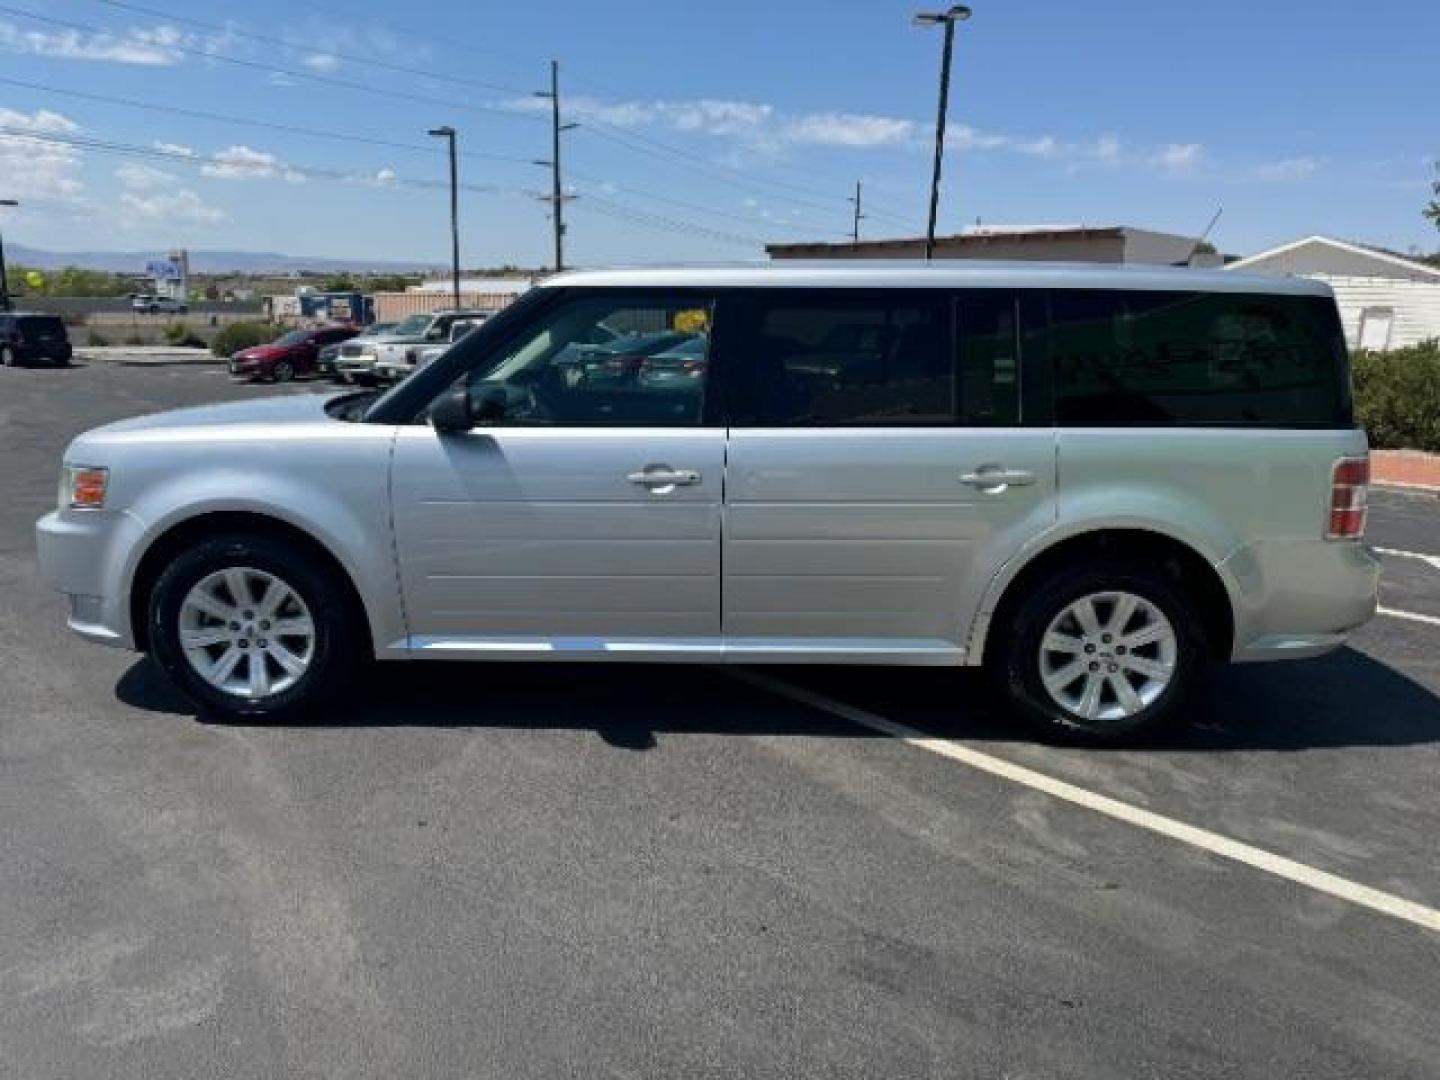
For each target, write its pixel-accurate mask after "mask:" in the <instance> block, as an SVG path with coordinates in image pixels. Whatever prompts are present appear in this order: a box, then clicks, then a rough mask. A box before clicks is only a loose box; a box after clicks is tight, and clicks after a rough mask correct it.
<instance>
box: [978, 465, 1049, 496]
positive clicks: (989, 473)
mask: <svg viewBox="0 0 1440 1080" xmlns="http://www.w3.org/2000/svg"><path fill="white" fill-rule="evenodd" d="M960 482H961V483H962V484H969V485H970V486H971V487H973V488H979V489H980V490H981V491H983V492H985V493H986V494H987V495H999V494H1000V493H1001V492H1003V491H1005V490H1006V489H1007V488H1012V487H1029V486H1030V485H1031V484H1033V483H1035V474H1034V473H1033V472H1030V471H1029V470H1028V469H1006V468H1004V467H1002V466H1000V465H981V466H980V468H978V469H976V470H975V471H974V472H968V473H965V474H964V475H962V476H961V477H960Z"/></svg>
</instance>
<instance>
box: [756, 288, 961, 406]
mask: <svg viewBox="0 0 1440 1080" xmlns="http://www.w3.org/2000/svg"><path fill="white" fill-rule="evenodd" d="M756 306H757V310H756V311H755V312H754V317H753V327H754V331H753V339H752V341H751V344H750V347H749V349H748V350H747V353H748V355H747V357H746V359H747V361H748V364H749V367H748V371H747V372H746V375H747V381H748V383H749V386H748V387H747V391H746V393H745V395H744V396H746V397H748V398H749V402H748V405H747V406H746V408H745V409H744V410H743V411H745V412H748V413H751V414H752V415H751V416H750V417H749V419H751V420H752V421H753V422H755V423H760V424H787V425H829V426H877V427H883V426H888V425H900V426H904V425H925V424H948V423H952V422H953V421H954V419H955V375H954V365H953V364H952V362H951V358H950V356H949V355H948V353H947V349H946V340H947V336H948V335H947V331H946V328H945V314H944V304H943V302H942V301H940V300H938V299H936V298H932V297H913V296H906V295H895V296H890V295H886V294H870V293H861V292H856V293H853V294H851V295H835V294H832V295H829V296H817V295H816V294H815V293H813V292H809V293H807V292H805V291H799V292H797V293H796V294H794V295H793V296H791V297H786V296H783V295H782V296H774V295H767V296H763V297H761V298H760V299H759V300H758V301H757V305H756Z"/></svg>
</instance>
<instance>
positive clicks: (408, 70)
mask: <svg viewBox="0 0 1440 1080" xmlns="http://www.w3.org/2000/svg"><path fill="white" fill-rule="evenodd" d="M93 2H94V3H97V4H104V5H106V6H107V7H112V8H118V9H119V10H121V11H133V12H135V13H137V14H140V15H151V16H154V17H155V18H157V19H168V20H170V21H171V22H177V23H181V24H183V25H185V26H194V27H197V28H199V29H201V30H212V31H215V32H217V33H221V34H225V35H228V36H231V37H239V38H247V39H249V40H250V41H260V42H264V43H265V44H267V45H281V46H284V47H285V48H287V49H296V50H299V49H302V48H304V47H305V46H303V45H301V44H298V43H296V42H294V41H287V40H286V39H285V38H283V37H275V36H274V35H271V34H256V33H254V32H252V31H249V30H237V29H236V28H234V27H233V26H222V25H220V24H219V23H212V22H205V21H204V20H203V19H193V18H191V17H190V16H188V15H175V14H172V13H171V12H168V11H162V10H160V9H159V8H152V7H146V6H144V5H143V4H132V3H129V2H127V0H93ZM313 51H315V52H317V53H323V54H324V55H326V56H333V57H335V58H336V59H337V60H345V61H348V62H350V63H356V64H366V65H368V66H370V67H376V68H382V69H384V70H386V71H395V72H399V73H400V74H402V75H418V76H421V77H423V78H427V79H438V80H440V81H442V82H451V83H456V84H458V85H460V86H474V87H478V88H479V89H481V90H499V91H502V92H504V93H509V94H523V93H525V91H524V90H520V89H517V88H516V87H513V86H506V85H505V84H503V83H492V82H484V81H482V80H480V79H465V78H461V77H460V76H458V75H446V74H444V73H442V72H438V71H427V70H425V69H423V68H414V67H408V66H406V65H404V64H395V63H391V62H390V61H388V60H383V59H381V58H380V57H378V56H362V55H358V54H356V53H343V52H339V51H337V50H335V49H329V48H325V47H323V46H317V47H315V48H314V50H313Z"/></svg>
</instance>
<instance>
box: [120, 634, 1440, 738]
mask: <svg viewBox="0 0 1440 1080" xmlns="http://www.w3.org/2000/svg"><path fill="white" fill-rule="evenodd" d="M755 670H757V672H758V673H759V674H761V675H762V676H770V677H774V678H777V679H780V680H783V681H784V682H787V683H790V684H792V685H797V686H800V687H803V688H805V689H808V690H810V691H813V692H815V693H818V694H822V695H824V696H826V697H828V698H831V699H834V700H838V701H841V702H844V703H846V704H848V705H851V706H857V707H859V708H861V709H865V710H868V711H870V712H873V713H875V714H877V715H879V716H882V717H884V718H886V719H887V720H890V721H893V722H896V723H900V724H904V725H907V726H908V727H912V728H915V729H917V730H919V731H921V732H924V733H926V734H930V735H939V736H942V737H947V738H955V739H965V740H971V741H1014V740H1017V739H1019V740H1025V739H1029V738H1030V737H1031V736H1030V735H1029V733H1028V732H1027V731H1026V730H1024V729H1023V728H1021V727H1019V726H1018V725H1017V724H1016V723H1015V721H1014V720H1012V719H1011V718H1010V717H1008V716H1007V715H1006V714H1005V712H1004V711H1003V710H1002V709H1001V708H1000V707H999V705H998V704H997V703H996V701H995V698H994V695H993V693H992V691H991V688H990V686H989V683H988V681H987V680H986V679H985V678H984V677H983V675H982V674H981V673H980V672H977V671H971V670H965V671H955V670H951V669H937V668H908V669H905V668H865V667H849V668H836V667H783V668H763V669H755ZM353 691H354V692H353V693H352V694H351V695H350V700H349V701H348V702H346V703H344V704H341V705H339V706H337V707H335V708H334V709H332V710H331V711H329V712H327V713H326V714H324V715H317V716H315V717H312V718H309V719H307V721H306V722H305V723H306V726H312V727H355V728H370V727H374V728H381V727H417V728H421V727H423V728H456V729H461V728H464V729H482V728H527V729H537V730H544V729H557V730H560V729H568V730H587V729H588V730H592V731H594V732H595V733H596V734H598V735H599V736H600V737H601V738H602V739H603V740H604V741H605V742H607V743H609V744H610V745H612V746H616V747H621V748H624V749H630V750H646V749H650V748H652V747H654V746H655V745H656V744H657V739H658V738H659V737H662V736H664V735H667V734H713V735H805V736H830V737H841V738H871V737H880V736H879V733H878V732H876V731H874V730H872V729H870V728H867V727H864V726H862V725H860V724H855V723H851V722H849V721H847V720H844V719H841V718H840V717H837V716H835V715H833V714H831V713H828V712H825V711H822V710H818V709H812V708H809V707H806V706H804V705H801V704H799V703H797V702H794V701H792V700H790V699H787V698H785V697H783V696H780V695H776V694H772V693H769V692H767V691H764V690H761V689H758V688H756V687H753V686H751V685H750V684H748V683H745V682H742V681H741V680H739V679H736V678H734V677H732V676H730V675H729V674H727V673H725V671H723V670H722V669H718V668H710V667H694V666H686V665H644V664H612V665H597V664H568V665H563V666H552V665H542V664H521V663H511V664H506V663H484V664H479V663H476V664H460V663H435V662H417V663H391V664H381V665H375V666H373V667H372V668H370V669H367V670H366V671H365V672H364V673H363V674H362V675H361V676H360V677H359V678H358V681H357V685H356V686H355V687H354V688H353ZM115 693H116V696H117V697H118V698H119V699H120V700H121V701H122V702H124V703H125V704H127V705H131V706H133V707H135V708H139V709H144V710H147V711H151V712H162V713H171V714H175V715H183V716H192V717H193V716H196V711H195V709H194V707H193V706H192V705H191V704H190V703H189V702H188V701H187V700H186V699H185V698H184V697H183V696H182V695H181V694H180V693H179V692H178V691H177V690H176V689H175V688H174V687H173V686H172V685H171V684H170V683H169V681H168V680H167V679H166V677H165V676H164V674H163V673H162V672H161V671H160V669H159V668H158V666H156V665H155V664H153V663H152V662H151V661H149V660H148V659H141V660H139V661H137V662H136V663H135V664H134V665H132V666H131V667H130V668H129V669H128V670H127V671H126V672H125V673H124V675H123V676H122V677H121V678H120V680H119V682H118V683H117V685H116V688H115ZM1195 713H1196V715H1195V718H1194V723H1193V724H1192V725H1191V726H1189V727H1188V728H1186V729H1184V730H1182V731H1179V732H1176V733H1173V734H1167V735H1164V736H1161V737H1157V738H1156V739H1155V740H1153V741H1151V742H1149V743H1148V744H1141V748H1148V749H1165V750H1170V751H1186V750H1194V751H1224V750H1236V751H1238V750H1275V751H1285V750H1311V749H1321V748H1326V747H1347V746H1409V745H1423V744H1428V743H1434V742H1440V697H1437V696H1436V694H1435V693H1433V692H1432V691H1430V690H1428V689H1427V688H1426V687H1424V686H1422V685H1421V684H1419V683H1417V682H1415V681H1414V680H1412V679H1410V678H1409V677H1407V676H1405V675H1404V674H1402V673H1400V672H1398V671H1396V670H1395V669H1393V668H1391V667H1388V666H1386V665H1385V664H1382V663H1380V662H1378V661H1376V660H1374V659H1372V658H1371V657H1369V656H1367V655H1365V654H1364V653H1362V652H1359V651H1356V650H1354V649H1348V648H1347V649H1343V650H1341V651H1340V652H1337V653H1335V654H1333V655H1331V656H1328V657H1324V658H1321V659H1318V660H1307V661H1300V662H1295V663H1286V664H1262V665H1246V666H1237V667H1227V668H1220V669H1217V670H1216V671H1215V673H1214V676H1213V679H1212V680H1211V682H1210V683H1209V685H1208V686H1207V687H1206V689H1205V690H1204V691H1203V692H1202V696H1201V701H1200V702H1199V703H1198V705H1197V707H1196V710H1195ZM198 719H200V720H201V721H202V722H204V723H221V722H223V721H215V720H209V719H207V718H205V717H198ZM1135 748H1136V747H1135V745H1134V744H1131V745H1130V746H1129V747H1127V749H1135Z"/></svg>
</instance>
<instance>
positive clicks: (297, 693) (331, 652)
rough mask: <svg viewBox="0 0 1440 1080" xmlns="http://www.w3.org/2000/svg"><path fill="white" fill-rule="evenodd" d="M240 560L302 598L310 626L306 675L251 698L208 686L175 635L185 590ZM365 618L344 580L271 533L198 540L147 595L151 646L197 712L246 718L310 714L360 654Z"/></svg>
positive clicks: (343, 680) (338, 688)
mask: <svg viewBox="0 0 1440 1080" xmlns="http://www.w3.org/2000/svg"><path fill="white" fill-rule="evenodd" d="M240 566H244V567H253V568H255V569H257V570H263V571H265V572H267V573H270V574H274V575H275V576H276V577H279V578H281V579H282V580H283V581H284V582H285V583H286V584H288V585H289V586H290V587H291V588H293V589H294V590H295V592H296V593H298V594H299V596H300V598H301V599H302V600H303V601H304V603H305V606H306V607H307V608H308V609H309V612H310V616H311V620H312V622H313V623H314V626H315V642H314V652H313V655H312V657H311V659H310V663H309V666H308V667H307V669H306V670H305V673H304V674H303V675H301V676H300V678H299V679H298V680H297V681H296V682H295V683H294V684H293V685H292V686H290V687H288V688H286V689H285V690H283V691H281V692H279V693H275V694H270V695H268V696H266V697H262V698H258V699H252V698H245V697H241V696H238V695H236V694H231V693H227V692H226V691H224V690H221V689H219V688H217V687H214V686H212V685H211V684H210V683H208V682H207V681H206V680H205V679H204V678H202V677H201V676H200V674H199V673H198V672H197V671H196V670H195V669H194V668H193V667H192V666H191V664H190V661H189V660H188V659H187V658H186V656H185V653H184V650H183V649H182V648H181V646H180V641H179V634H180V608H181V605H182V603H183V602H184V599H185V597H186V595H187V594H188V593H189V591H190V589H191V588H192V587H193V586H194V585H195V584H196V583H197V582H199V581H201V580H202V579H203V578H205V577H206V576H208V575H210V574H212V573H214V572H215V571H217V570H224V569H226V568H228V567H240ZM364 618H365V615H364V612H363V611H361V610H359V605H358V604H357V603H356V601H355V600H354V598H353V596H352V594H351V593H350V591H349V589H348V587H347V583H346V582H345V581H343V580H341V579H340V577H339V574H338V573H337V572H336V571H335V570H333V569H332V568H330V567H328V566H326V565H325V564H324V563H323V562H320V561H319V560H317V559H316V558H315V557H314V556H313V555H311V554H310V553H308V552H306V551H304V550H299V549H297V548H296V546H295V545H294V544H290V543H285V542H284V541H282V540H279V539H276V538H274V537H270V536H265V535H260V534H245V533H236V534H229V535H223V536H215V537H211V538H208V539H205V540H202V541H200V542H199V543H197V544H195V545H194V546H193V547H190V548H188V549H186V550H185V551H183V552H181V553H180V554H179V555H178V556H176V557H175V558H173V559H172V560H171V561H170V563H169V565H168V566H167V567H166V569H165V570H164V572H163V573H162V574H161V575H160V578H159V580H158V581H156V583H155V588H154V589H153V591H152V592H151V595H150V608H149V613H148V621H149V639H150V648H151V652H152V654H153V655H154V657H155V659H156V661H157V662H158V663H159V665H160V667H161V668H163V669H164V671H165V672H166V674H168V675H169V676H170V678H171V679H172V680H173V681H174V682H175V684H176V685H177V686H178V687H179V688H180V689H181V690H182V691H183V692H184V693H185V695H186V696H187V697H189V698H190V700H191V701H193V702H194V703H195V705H196V707H197V708H198V709H199V711H200V713H201V714H202V715H205V716H208V717H212V718H215V719H219V720H237V721H243V722H247V723H256V722H268V723H280V722H295V721H307V720H316V719H320V718H322V717H323V711H324V708H325V706H327V705H328V704H330V703H332V702H334V701H335V700H337V699H338V697H339V696H340V694H341V692H342V691H343V690H344V688H345V687H346V686H347V684H350V683H351V682H353V680H354V677H355V675H356V674H357V672H358V669H359V667H360V666H361V665H362V664H363V663H364V662H365V660H366V659H367V658H366V656H365V649H364V644H365V641H366V640H367V639H366V635H365V631H364ZM244 662H248V660H247V661H244Z"/></svg>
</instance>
